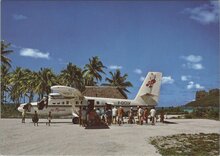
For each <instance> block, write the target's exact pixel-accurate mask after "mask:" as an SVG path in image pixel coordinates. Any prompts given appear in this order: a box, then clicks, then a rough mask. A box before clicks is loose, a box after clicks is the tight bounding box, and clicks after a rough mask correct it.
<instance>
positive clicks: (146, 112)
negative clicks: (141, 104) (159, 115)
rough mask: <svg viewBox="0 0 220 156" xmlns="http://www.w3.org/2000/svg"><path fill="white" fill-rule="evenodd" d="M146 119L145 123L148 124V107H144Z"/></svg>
mask: <svg viewBox="0 0 220 156" xmlns="http://www.w3.org/2000/svg"><path fill="white" fill-rule="evenodd" d="M144 120H145V123H146V124H147V123H148V110H147V107H146V108H145V109H144Z"/></svg>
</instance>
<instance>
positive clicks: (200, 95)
mask: <svg viewBox="0 0 220 156" xmlns="http://www.w3.org/2000/svg"><path fill="white" fill-rule="evenodd" d="M185 106H186V107H209V106H211V107H219V89H212V90H210V91H209V92H206V91H198V92H196V101H192V102H189V103H187V104H186V105H185Z"/></svg>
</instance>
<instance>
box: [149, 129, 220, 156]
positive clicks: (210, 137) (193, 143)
mask: <svg viewBox="0 0 220 156" xmlns="http://www.w3.org/2000/svg"><path fill="white" fill-rule="evenodd" d="M219 136H220V135H219V134H216V133H211V134H204V133H200V134H178V135H172V136H166V137H154V138H150V143H151V144H152V145H154V146H155V147H156V148H157V149H158V151H159V153H160V154H161V155H164V156H167V155H174V156H175V155H176V156H185V155H200V156H206V155H218V154H219Z"/></svg>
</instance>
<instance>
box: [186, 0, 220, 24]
mask: <svg viewBox="0 0 220 156" xmlns="http://www.w3.org/2000/svg"><path fill="white" fill-rule="evenodd" d="M183 13H185V14H188V15H189V17H190V19H193V20H195V21H197V22H199V23H201V24H210V23H218V20H219V2H218V1H210V3H209V4H203V5H201V6H198V7H195V8H186V9H185V10H184V11H183Z"/></svg>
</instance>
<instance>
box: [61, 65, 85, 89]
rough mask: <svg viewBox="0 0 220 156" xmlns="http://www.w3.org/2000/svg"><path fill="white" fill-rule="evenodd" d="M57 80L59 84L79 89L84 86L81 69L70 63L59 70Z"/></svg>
mask: <svg viewBox="0 0 220 156" xmlns="http://www.w3.org/2000/svg"><path fill="white" fill-rule="evenodd" d="M59 80H60V84H62V85H65V86H70V87H75V88H77V89H79V90H81V91H82V90H83V88H84V81H83V74H82V70H81V69H80V68H79V67H77V66H76V65H73V64H72V63H69V64H68V65H67V67H66V69H64V70H62V71H61V74H60V76H59Z"/></svg>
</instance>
